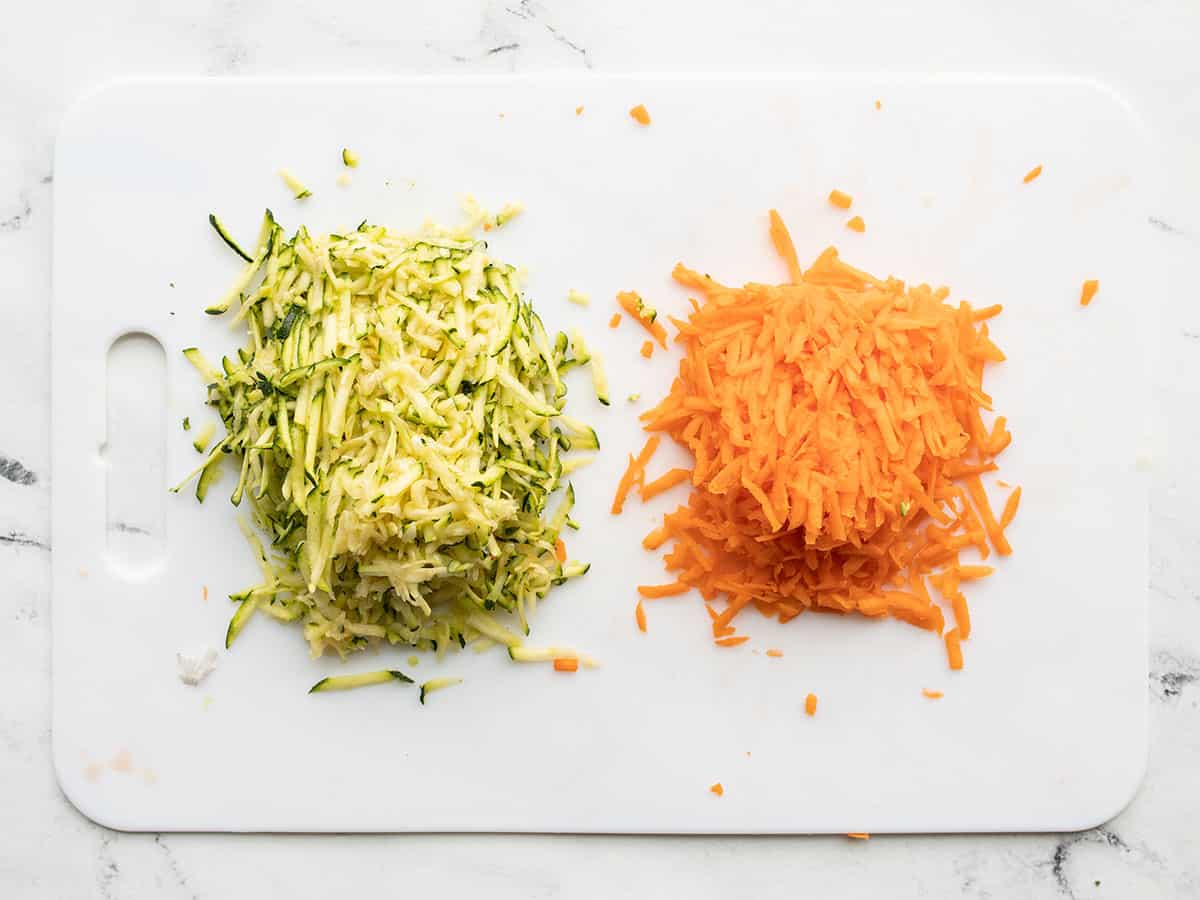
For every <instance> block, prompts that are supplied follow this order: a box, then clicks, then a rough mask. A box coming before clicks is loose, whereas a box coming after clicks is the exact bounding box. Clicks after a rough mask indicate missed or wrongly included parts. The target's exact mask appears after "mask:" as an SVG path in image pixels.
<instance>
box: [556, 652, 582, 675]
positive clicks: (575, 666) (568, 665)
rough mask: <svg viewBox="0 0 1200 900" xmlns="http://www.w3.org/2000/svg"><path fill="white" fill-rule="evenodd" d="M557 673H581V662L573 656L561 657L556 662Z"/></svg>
mask: <svg viewBox="0 0 1200 900" xmlns="http://www.w3.org/2000/svg"><path fill="white" fill-rule="evenodd" d="M554 671H555V672H577V671H579V660H578V659H576V658H575V657H573V656H560V657H558V659H556V660H554Z"/></svg>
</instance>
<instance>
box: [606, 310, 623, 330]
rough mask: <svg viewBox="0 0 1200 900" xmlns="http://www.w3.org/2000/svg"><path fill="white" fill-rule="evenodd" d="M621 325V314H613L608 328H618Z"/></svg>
mask: <svg viewBox="0 0 1200 900" xmlns="http://www.w3.org/2000/svg"><path fill="white" fill-rule="evenodd" d="M620 324H621V314H620V313H613V315H612V318H611V319H609V320H608V327H609V328H616V327H617V326H618V325H620Z"/></svg>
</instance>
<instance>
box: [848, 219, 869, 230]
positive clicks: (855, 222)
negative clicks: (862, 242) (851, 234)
mask: <svg viewBox="0 0 1200 900" xmlns="http://www.w3.org/2000/svg"><path fill="white" fill-rule="evenodd" d="M846 227H847V228H849V229H850V230H851V231H857V232H858V233H859V234H862V233H863V232H864V231H866V230H867V223H866V222H864V221H863V220H862V216H855V217H854V218H852V219H851V220H850V221H849V222H847V223H846Z"/></svg>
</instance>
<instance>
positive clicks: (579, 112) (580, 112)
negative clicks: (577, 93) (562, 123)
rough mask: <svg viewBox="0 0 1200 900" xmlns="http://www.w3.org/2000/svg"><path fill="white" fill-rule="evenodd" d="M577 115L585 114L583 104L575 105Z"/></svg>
mask: <svg viewBox="0 0 1200 900" xmlns="http://www.w3.org/2000/svg"><path fill="white" fill-rule="evenodd" d="M575 115H577V116H582V115H583V107H582V106H577V107H575Z"/></svg>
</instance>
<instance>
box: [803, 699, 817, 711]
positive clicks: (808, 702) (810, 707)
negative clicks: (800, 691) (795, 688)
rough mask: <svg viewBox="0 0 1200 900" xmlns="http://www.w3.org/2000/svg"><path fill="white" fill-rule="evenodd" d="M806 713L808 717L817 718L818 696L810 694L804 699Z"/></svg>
mask: <svg viewBox="0 0 1200 900" xmlns="http://www.w3.org/2000/svg"><path fill="white" fill-rule="evenodd" d="M804 712H805V714H806V715H810V716H815V715H816V714H817V695H816V694H809V695H808V696H807V697H805V698H804Z"/></svg>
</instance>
